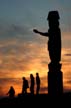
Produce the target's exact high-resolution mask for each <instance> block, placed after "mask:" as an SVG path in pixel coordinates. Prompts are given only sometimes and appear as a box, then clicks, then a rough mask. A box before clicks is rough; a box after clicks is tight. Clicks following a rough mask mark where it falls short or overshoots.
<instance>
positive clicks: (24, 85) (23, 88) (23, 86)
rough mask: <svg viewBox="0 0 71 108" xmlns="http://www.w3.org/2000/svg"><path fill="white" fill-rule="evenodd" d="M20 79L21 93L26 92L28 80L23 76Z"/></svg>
mask: <svg viewBox="0 0 71 108" xmlns="http://www.w3.org/2000/svg"><path fill="white" fill-rule="evenodd" d="M22 80H23V85H22V94H27V88H29V85H28V80H27V79H26V78H25V77H23V78H22Z"/></svg>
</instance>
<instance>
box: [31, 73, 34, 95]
mask: <svg viewBox="0 0 71 108" xmlns="http://www.w3.org/2000/svg"><path fill="white" fill-rule="evenodd" d="M34 84H35V80H34V76H33V74H30V93H31V94H34Z"/></svg>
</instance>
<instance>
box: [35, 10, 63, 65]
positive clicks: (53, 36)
mask: <svg viewBox="0 0 71 108" xmlns="http://www.w3.org/2000/svg"><path fill="white" fill-rule="evenodd" d="M47 20H48V24H49V29H48V32H45V33H43V32H40V31H38V30H36V29H34V30H33V31H34V32H35V33H39V34H40V35H42V36H46V37H49V40H48V50H49V56H50V59H51V62H52V63H55V64H56V63H59V62H60V60H61V31H60V28H59V14H58V11H50V12H49V14H48V18H47Z"/></svg>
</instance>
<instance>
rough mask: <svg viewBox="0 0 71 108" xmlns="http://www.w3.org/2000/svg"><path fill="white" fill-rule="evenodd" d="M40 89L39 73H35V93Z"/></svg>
mask: <svg viewBox="0 0 71 108" xmlns="http://www.w3.org/2000/svg"><path fill="white" fill-rule="evenodd" d="M39 90H40V77H39V73H36V94H39Z"/></svg>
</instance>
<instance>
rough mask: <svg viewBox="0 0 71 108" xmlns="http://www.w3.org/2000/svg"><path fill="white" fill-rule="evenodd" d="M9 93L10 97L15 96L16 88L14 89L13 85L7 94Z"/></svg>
mask: <svg viewBox="0 0 71 108" xmlns="http://www.w3.org/2000/svg"><path fill="white" fill-rule="evenodd" d="M8 94H9V97H10V98H14V96H15V90H14V88H13V86H11V87H10V89H9V91H8V93H7V95H8Z"/></svg>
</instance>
